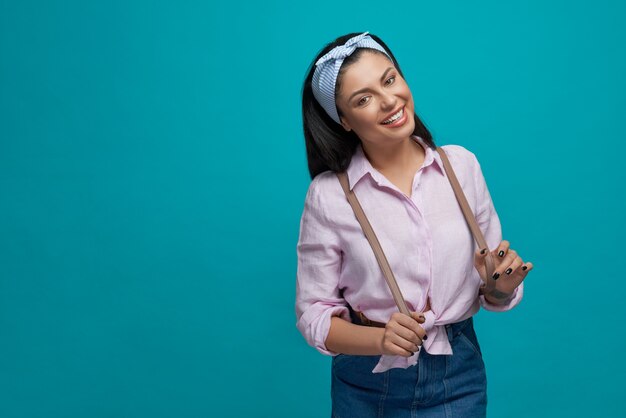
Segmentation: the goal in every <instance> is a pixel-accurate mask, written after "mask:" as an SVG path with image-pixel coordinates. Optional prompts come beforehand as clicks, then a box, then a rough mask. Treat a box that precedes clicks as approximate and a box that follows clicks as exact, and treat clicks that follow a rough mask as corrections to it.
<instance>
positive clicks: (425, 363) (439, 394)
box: [331, 317, 487, 418]
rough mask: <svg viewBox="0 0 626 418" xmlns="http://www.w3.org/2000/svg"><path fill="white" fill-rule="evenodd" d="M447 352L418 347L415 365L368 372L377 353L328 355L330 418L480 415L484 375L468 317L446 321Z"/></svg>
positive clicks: (484, 398) (483, 413)
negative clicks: (452, 321) (427, 350)
mask: <svg viewBox="0 0 626 418" xmlns="http://www.w3.org/2000/svg"><path fill="white" fill-rule="evenodd" d="M445 329H446V330H447V333H448V340H449V341H450V345H451V346H452V352H453V354H451V355H431V354H428V353H427V352H426V351H425V350H424V349H421V350H422V352H421V353H420V355H419V358H418V361H417V364H416V365H414V366H411V367H409V368H407V369H403V368H393V369H390V370H387V371H386V372H382V373H372V369H374V367H375V366H376V364H377V363H378V360H380V355H378V356H357V355H348V354H339V355H337V356H334V357H333V359H332V370H331V376H332V378H331V400H332V415H331V416H332V418H383V417H384V418H417V417H455V418H456V417H484V416H486V414H487V377H486V374H485V363H484V362H483V358H482V353H481V350H480V346H479V345H478V339H477V338H476V333H475V331H474V323H473V319H472V317H469V318H468V319H466V320H463V321H460V322H457V323H455V324H449V325H446V327H445Z"/></svg>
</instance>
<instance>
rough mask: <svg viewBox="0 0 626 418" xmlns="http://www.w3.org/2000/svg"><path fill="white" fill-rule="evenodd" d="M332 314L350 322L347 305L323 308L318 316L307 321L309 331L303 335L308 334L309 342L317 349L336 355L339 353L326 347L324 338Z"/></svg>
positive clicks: (328, 330) (326, 353) (328, 354)
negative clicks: (309, 321)
mask: <svg viewBox="0 0 626 418" xmlns="http://www.w3.org/2000/svg"><path fill="white" fill-rule="evenodd" d="M333 316H338V317H340V318H343V319H345V320H346V321H348V322H352V320H351V319H350V310H349V309H348V307H347V306H335V307H332V308H329V309H326V310H324V311H323V312H322V314H321V315H320V316H319V317H318V318H316V319H315V320H313V321H312V322H311V323H309V324H308V328H309V332H308V333H305V335H308V336H309V338H310V340H309V344H310V345H311V346H313V347H314V348H315V349H316V350H317V351H319V352H320V353H322V354H325V355H327V356H337V355H339V354H340V353H336V352H334V351H331V350H329V349H328V348H327V347H326V338H327V337H328V333H329V332H330V320H331V318H332V317H333Z"/></svg>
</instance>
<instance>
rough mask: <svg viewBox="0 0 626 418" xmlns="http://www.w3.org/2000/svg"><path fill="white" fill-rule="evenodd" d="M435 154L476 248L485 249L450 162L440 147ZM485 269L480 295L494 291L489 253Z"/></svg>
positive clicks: (491, 261) (491, 260) (492, 267)
mask: <svg viewBox="0 0 626 418" xmlns="http://www.w3.org/2000/svg"><path fill="white" fill-rule="evenodd" d="M437 152H438V153H439V155H440V156H441V160H442V161H443V167H444V169H445V170H446V175H447V176H448V180H449V181H450V185H451V186H452V190H454V194H455V195H456V200H457V202H459V206H461V210H462V211H463V215H464V216H465V220H466V221H467V224H468V225H469V228H470V231H471V232H472V235H473V236H474V239H475V240H476V243H477V244H478V248H487V250H489V247H488V246H487V241H485V237H484V236H483V233H482V231H481V230H480V228H479V227H478V223H477V222H476V218H475V217H474V214H473V213H472V208H470V205H469V203H467V198H466V197H465V193H463V188H462V187H461V184H460V183H459V180H458V179H457V178H456V174H455V173H454V170H453V169H452V165H451V164H450V160H448V156H447V155H446V153H445V152H444V150H442V149H441V147H437ZM485 267H487V269H486V270H487V280H486V281H485V280H483V281H484V283H485V284H484V286H482V287H481V289H480V291H481V293H490V292H491V291H492V290H493V289H495V286H496V281H495V280H493V279H492V276H493V272H494V271H495V264H494V262H493V258H492V254H491V251H489V253H488V254H487V257H485Z"/></svg>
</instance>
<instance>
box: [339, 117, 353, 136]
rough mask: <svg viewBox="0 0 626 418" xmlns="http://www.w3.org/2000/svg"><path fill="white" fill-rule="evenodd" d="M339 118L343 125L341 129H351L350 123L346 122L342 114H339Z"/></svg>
mask: <svg viewBox="0 0 626 418" xmlns="http://www.w3.org/2000/svg"><path fill="white" fill-rule="evenodd" d="M339 120H340V121H341V126H343V129H345V130H346V131H348V132H350V131H351V130H352V127H351V126H350V124H349V123H348V122H346V120H345V119H344V118H343V117H342V116H339Z"/></svg>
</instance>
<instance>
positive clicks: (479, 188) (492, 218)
mask: <svg viewBox="0 0 626 418" xmlns="http://www.w3.org/2000/svg"><path fill="white" fill-rule="evenodd" d="M472 159H473V163H474V167H473V170H474V171H473V177H474V181H475V186H476V220H477V222H478V226H479V227H480V229H481V231H482V232H483V235H484V236H485V240H486V241H487V245H488V246H489V249H490V250H493V249H496V248H498V246H499V245H500V243H501V242H502V227H501V225H500V218H499V217H498V214H497V212H496V209H495V207H494V204H493V200H492V199H491V194H490V193H489V188H488V187H487V183H486V181H485V177H484V175H483V173H482V169H481V167H480V163H479V162H478V160H477V159H476V156H475V155H474V154H472ZM474 274H476V275H477V276H478V277H479V275H478V272H477V271H476V270H474ZM523 295H524V284H523V283H521V284H520V285H519V286H518V287H517V288H515V290H514V291H513V293H512V294H503V293H498V292H496V293H494V294H492V295H480V296H479V299H480V304H481V306H482V307H483V308H485V309H486V310H488V311H496V312H502V311H508V310H510V309H513V308H514V307H515V306H517V305H518V304H519V303H520V301H521V299H522V297H523Z"/></svg>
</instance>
